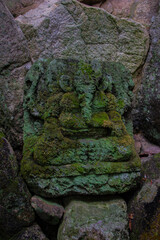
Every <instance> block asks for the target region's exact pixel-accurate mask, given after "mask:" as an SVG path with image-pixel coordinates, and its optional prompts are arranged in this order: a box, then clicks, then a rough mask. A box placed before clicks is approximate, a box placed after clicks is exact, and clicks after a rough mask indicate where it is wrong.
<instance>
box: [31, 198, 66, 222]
mask: <svg viewBox="0 0 160 240" xmlns="http://www.w3.org/2000/svg"><path fill="white" fill-rule="evenodd" d="M31 205H32V207H33V208H34V210H35V211H36V213H37V215H38V216H39V217H40V218H41V219H42V220H44V221H45V222H47V223H49V224H51V225H57V224H58V223H59V221H60V219H61V218H62V216H63V213H64V208H63V206H61V205H60V204H58V203H55V202H52V201H48V200H46V199H44V198H41V197H39V196H33V197H32V198H31Z"/></svg>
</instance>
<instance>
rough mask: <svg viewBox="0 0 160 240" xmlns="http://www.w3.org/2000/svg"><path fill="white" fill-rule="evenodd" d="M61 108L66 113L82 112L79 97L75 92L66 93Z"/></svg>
mask: <svg viewBox="0 0 160 240" xmlns="http://www.w3.org/2000/svg"><path fill="white" fill-rule="evenodd" d="M60 105H61V108H62V109H63V111H66V112H70V111H71V112H77V111H78V110H79V111H80V102H79V99H78V97H77V95H76V94H75V93H74V92H70V93H65V94H64V95H63V98H62V100H61V102H60Z"/></svg>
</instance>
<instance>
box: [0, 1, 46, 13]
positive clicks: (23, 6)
mask: <svg viewBox="0 0 160 240" xmlns="http://www.w3.org/2000/svg"><path fill="white" fill-rule="evenodd" d="M3 1H4V3H5V4H6V6H7V7H8V9H9V10H10V12H11V13H12V14H13V16H18V15H20V14H24V13H25V12H27V11H29V10H30V9H33V8H36V7H37V6H38V5H39V4H40V3H42V2H43V0H3Z"/></svg>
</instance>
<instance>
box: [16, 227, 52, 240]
mask: <svg viewBox="0 0 160 240" xmlns="http://www.w3.org/2000/svg"><path fill="white" fill-rule="evenodd" d="M12 240H48V238H47V237H46V236H45V235H44V234H43V232H42V231H41V229H40V227H39V226H38V225H37V224H34V225H33V226H31V227H28V228H25V229H23V230H22V231H21V232H20V233H18V234H16V235H15V236H14V237H13V238H12Z"/></svg>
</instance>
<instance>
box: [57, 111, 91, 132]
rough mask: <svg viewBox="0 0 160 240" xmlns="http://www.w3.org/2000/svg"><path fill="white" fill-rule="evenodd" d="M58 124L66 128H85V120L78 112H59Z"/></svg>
mask: <svg viewBox="0 0 160 240" xmlns="http://www.w3.org/2000/svg"><path fill="white" fill-rule="evenodd" d="M59 121H60V125H61V126H62V127H64V128H67V129H83V128H87V125H86V123H85V121H84V120H83V118H82V116H81V115H80V114H79V113H75V114H74V113H63V112H62V113H61V115H60V117H59Z"/></svg>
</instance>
